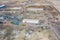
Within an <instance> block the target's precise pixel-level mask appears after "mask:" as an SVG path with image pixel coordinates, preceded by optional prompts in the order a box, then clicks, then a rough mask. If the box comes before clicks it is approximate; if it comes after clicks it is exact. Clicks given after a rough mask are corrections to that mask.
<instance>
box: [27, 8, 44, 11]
mask: <svg viewBox="0 0 60 40" xmlns="http://www.w3.org/2000/svg"><path fill="white" fill-rule="evenodd" d="M27 10H29V11H38V10H41V11H43V10H44V9H43V8H28V9H27Z"/></svg>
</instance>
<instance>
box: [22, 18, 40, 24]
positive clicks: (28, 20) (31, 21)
mask: <svg viewBox="0 0 60 40" xmlns="http://www.w3.org/2000/svg"><path fill="white" fill-rule="evenodd" d="M23 23H34V24H39V20H37V19H23Z"/></svg>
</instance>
